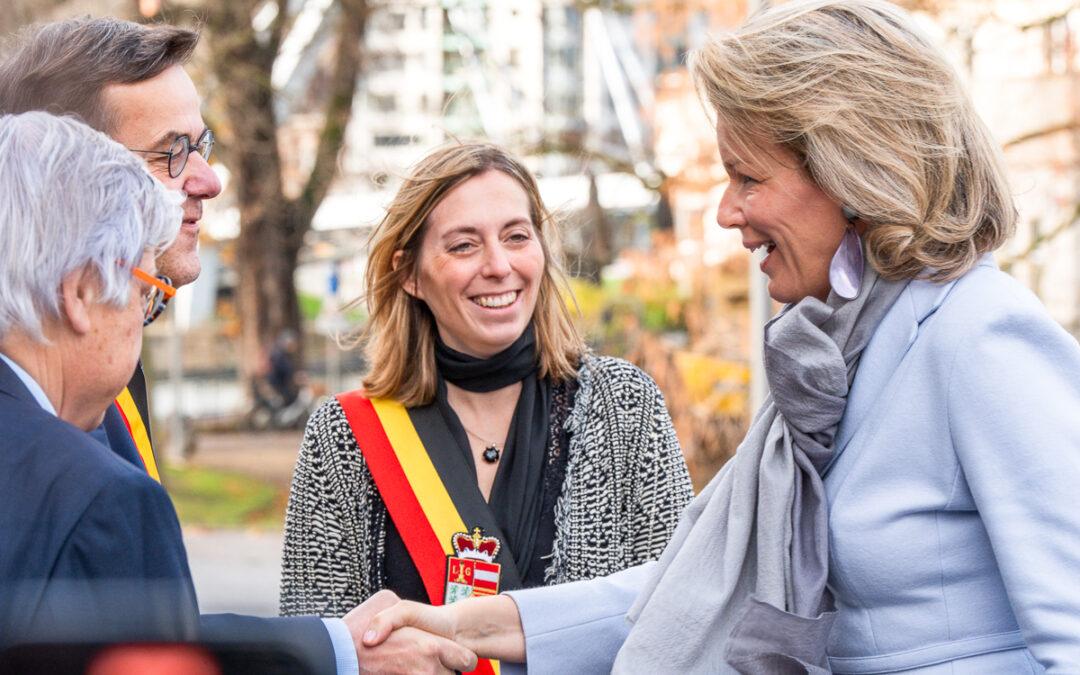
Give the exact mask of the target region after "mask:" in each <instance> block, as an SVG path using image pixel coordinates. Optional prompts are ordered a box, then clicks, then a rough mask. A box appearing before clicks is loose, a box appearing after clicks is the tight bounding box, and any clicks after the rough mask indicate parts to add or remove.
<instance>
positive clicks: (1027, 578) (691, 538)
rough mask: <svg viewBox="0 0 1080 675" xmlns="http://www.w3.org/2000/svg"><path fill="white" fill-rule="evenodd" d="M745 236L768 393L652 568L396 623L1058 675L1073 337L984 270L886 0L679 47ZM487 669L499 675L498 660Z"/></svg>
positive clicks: (807, 669)
mask: <svg viewBox="0 0 1080 675" xmlns="http://www.w3.org/2000/svg"><path fill="white" fill-rule="evenodd" d="M690 67H691V71H692V72H693V74H694V76H695V79H696V82H697V84H698V87H699V90H700V91H701V93H702V95H703V98H704V99H705V101H706V102H707V103H708V105H709V107H710V109H712V110H713V111H715V113H716V121H717V123H716V128H717V141H718V146H719V151H720V157H721V159H722V161H723V163H724V166H725V168H726V169H727V173H728V176H729V178H730V183H729V185H728V186H727V188H726V191H725V193H724V196H723V199H722V201H721V203H720V207H719V211H718V213H717V221H718V223H719V225H720V226H721V227H724V228H726V229H729V230H730V231H733V232H737V233H739V235H740V236H741V238H742V242H743V244H744V245H745V246H746V247H747V248H749V249H752V250H756V249H759V248H760V249H764V250H765V252H766V254H767V255H766V256H765V257H764V259H763V260H762V262H761V270H762V271H763V272H764V273H765V274H766V275H767V276H768V278H769V293H770V295H771V296H772V297H773V299H775V300H777V301H779V302H781V303H784V308H783V309H782V310H781V312H780V313H779V314H778V315H777V316H776V317H775V318H774V319H773V320H772V321H770V322H769V324H768V326H767V327H766V330H765V340H764V349H765V370H766V375H767V377H768V380H769V384H770V390H771V395H770V398H769V400H768V401H767V402H766V404H765V405H764V406H763V408H762V409H761V411H759V412H758V414H757V416H756V417H755V419H754V422H753V424H752V425H751V428H750V430H749V432H748V433H747V437H746V439H745V440H744V441H743V443H742V444H741V445H740V447H739V450H738V452H737V453H736V456H735V458H734V459H733V460H732V461H731V462H729V463H728V465H727V466H725V467H724V469H723V470H722V471H721V472H720V474H718V475H717V477H716V478H715V479H714V480H713V481H712V482H711V483H710V484H709V486H707V487H706V488H705V489H704V490H703V491H702V493H701V494H700V495H699V496H698V497H697V499H696V500H695V501H694V502H693V503H691V505H690V506H689V507H688V508H687V510H686V511H685V512H684V514H683V517H682V520H681V521H680V524H679V527H678V528H677V530H676V532H675V535H674V536H673V538H672V541H671V543H670V544H669V545H668V547H667V549H666V550H665V551H664V553H663V555H662V556H661V558H660V560H659V561H658V562H657V563H655V564H652V565H645V566H640V567H636V568H632V569H630V570H627V571H625V572H622V573H619V574H615V575H611V576H608V577H604V578H601V579H597V580H594V581H590V582H581V583H576V584H568V585H565V586H557V587H550V588H545V589H539V590H532V591H521V592H514V593H510V594H508V595H507V596H501V597H497V598H487V599H483V600H477V601H472V600H470V601H466V602H464V603H460V604H456V605H452V606H450V607H445V608H423V607H418V606H415V605H411V604H409V603H402V604H399V605H396V606H395V607H393V608H391V609H389V610H387V611H386V612H385V613H384V614H382V615H380V616H379V617H377V618H376V619H374V621H373V625H372V630H373V634H372V635H371V636H370V639H369V640H368V643H369V644H375V643H377V642H378V641H379V640H381V639H382V636H383V635H384V634H385V633H386V632H387V631H388V630H389V629H391V628H394V627H397V626H402V625H413V626H417V627H422V628H426V629H428V630H431V631H435V632H439V633H443V634H446V635H449V636H452V637H454V638H456V639H457V640H458V641H459V642H461V643H462V644H464V645H465V646H466V647H468V648H470V649H472V650H473V651H474V652H476V653H478V654H480V655H481V656H488V657H501V658H503V659H504V660H506V661H514V662H521V661H525V662H526V665H527V668H528V671H529V672H530V673H555V672H575V673H600V672H609V671H614V672H618V673H656V672H673V673H674V672H678V673H715V672H724V673H728V672H739V673H826V672H835V673H888V672H901V671H902V672H905V673H918V674H920V675H938V674H942V675H944V674H946V673H947V674H950V675H965V674H970V675H975V674H979V675H986V674H996V673H1000V674H1004V673H1009V674H1012V673H1041V672H1052V673H1080V346H1078V345H1077V342H1076V339H1075V338H1074V337H1072V336H1070V335H1069V334H1068V333H1066V332H1065V331H1064V330H1063V329H1062V328H1061V327H1060V326H1058V325H1057V324H1056V323H1055V322H1054V321H1053V320H1051V318H1050V317H1049V316H1048V315H1047V313H1046V311H1045V310H1044V308H1043V307H1042V305H1041V304H1040V303H1039V301H1038V300H1037V299H1036V298H1035V297H1034V296H1033V295H1032V294H1031V293H1030V292H1029V291H1027V290H1026V289H1024V288H1023V287H1022V286H1021V285H1020V284H1019V283H1017V282H1016V281H1015V280H1013V279H1012V278H1011V277H1009V276H1008V275H1007V274H1004V273H1003V272H1001V271H1000V270H998V269H997V267H996V265H995V263H994V261H993V258H992V256H991V253H992V252H993V251H994V250H996V249H997V248H999V247H1000V246H1001V245H1002V244H1003V243H1004V242H1005V241H1006V240H1007V239H1008V237H1009V236H1010V235H1011V234H1012V232H1013V229H1014V226H1015V219H1016V214H1015V209H1014V206H1013V203H1012V199H1011V195H1010V191H1009V187H1008V185H1007V183H1006V180H1005V177H1004V172H1003V170H1002V168H1001V158H1000V154H999V151H998V150H997V148H996V147H995V145H994V143H993V141H992V139H991V137H990V135H989V133H988V132H987V131H986V129H985V128H984V126H983V124H982V122H981V121H980V120H979V119H978V117H977V116H976V115H975V113H974V111H973V109H972V105H971V103H970V101H969V99H968V97H967V96H966V94H965V93H964V92H963V89H962V87H961V85H960V81H959V78H958V76H957V75H956V73H955V72H954V71H953V69H952V68H951V67H950V66H949V65H948V63H947V62H946V60H945V58H944V57H943V56H942V54H941V52H940V51H939V50H938V49H937V48H936V47H934V46H933V45H932V44H931V43H930V42H929V41H928V40H927V39H926V38H924V37H923V36H922V35H921V34H920V33H919V32H918V31H917V30H916V29H915V28H914V26H913V24H912V22H911V19H910V18H909V17H908V16H907V15H906V14H904V13H903V12H902V11H901V10H899V9H897V8H896V7H894V6H893V5H891V4H889V3H886V2H883V1H881V0H816V1H806V0H802V1H799V0H796V1H795V2H791V3H784V4H783V5H781V6H778V7H776V8H772V9H767V10H766V11H764V12H763V13H761V14H758V15H756V16H754V17H752V18H751V19H750V20H748V21H747V23H746V24H745V25H744V26H742V27H740V28H739V29H737V30H736V31H735V32H734V33H732V34H729V35H724V36H721V37H719V38H716V39H714V40H713V41H711V42H710V43H709V44H707V45H706V46H705V47H703V48H702V49H701V50H699V51H697V52H696V53H695V54H693V55H692V57H691V60H690ZM504 666H505V670H506V672H510V670H511V667H510V666H509V665H507V664H504Z"/></svg>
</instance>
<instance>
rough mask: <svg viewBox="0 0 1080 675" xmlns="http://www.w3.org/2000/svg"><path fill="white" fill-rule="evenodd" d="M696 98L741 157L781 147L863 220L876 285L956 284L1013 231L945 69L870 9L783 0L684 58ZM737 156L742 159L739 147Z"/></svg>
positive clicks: (997, 166) (860, 2)
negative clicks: (925, 278) (764, 145)
mask: <svg viewBox="0 0 1080 675" xmlns="http://www.w3.org/2000/svg"><path fill="white" fill-rule="evenodd" d="M690 70H691V73H692V75H693V77H694V80H695V83H696V85H697V88H698V91H699V92H700V94H701V95H702V98H703V99H704V101H705V102H706V104H707V105H708V107H709V108H710V109H711V110H712V111H715V113H716V116H717V121H718V123H719V124H721V125H723V127H724V128H725V130H726V131H727V133H728V134H729V137H732V138H734V139H735V141H736V142H737V144H738V145H740V146H742V149H743V150H745V151H747V152H749V153H750V154H753V152H754V147H758V148H759V147H760V145H761V143H760V141H755V137H756V138H763V139H764V140H766V141H769V142H774V143H777V144H779V145H781V146H782V147H784V148H786V149H788V150H790V151H791V152H793V153H794V154H795V156H796V157H798V158H799V159H800V160H801V161H802V162H803V165H804V168H805V170H806V171H807V172H808V174H809V176H810V178H811V179H812V180H813V181H814V182H815V183H816V184H817V185H818V186H819V187H820V188H821V189H822V190H824V191H825V192H826V193H827V194H828V195H829V196H831V197H832V198H833V199H835V200H837V201H838V202H839V203H841V204H846V205H848V206H850V207H852V208H853V209H854V210H855V211H856V212H857V213H858V214H859V215H860V217H861V218H862V220H863V221H864V222H865V223H867V225H868V228H867V233H866V241H867V246H866V250H867V256H868V258H869V260H870V262H871V264H872V265H873V266H874V268H875V269H876V270H877V271H878V272H879V273H880V274H881V275H882V276H883V277H885V278H888V279H910V278H914V277H916V276H920V275H921V274H923V273H924V272H925V271H926V270H927V269H930V270H931V271H932V274H931V278H932V279H934V280H936V281H945V280H949V279H955V278H957V277H959V276H960V275H962V274H963V273H964V272H966V271H967V270H969V269H970V268H971V267H972V266H974V265H975V263H976V262H977V261H978V259H979V257H980V256H981V255H982V254H984V253H986V252H988V251H993V250H994V249H996V248H998V247H999V246H1001V245H1002V244H1003V243H1004V242H1005V241H1006V240H1007V239H1008V238H1009V236H1011V235H1012V232H1013V230H1014V229H1015V224H1016V208H1015V206H1014V205H1013V201H1012V196H1011V193H1010V190H1009V186H1008V182H1007V181H1006V178H1005V172H1004V170H1003V169H1002V163H1003V162H1002V158H1001V153H1000V150H999V149H998V147H997V145H996V144H995V143H994V141H993V139H992V138H991V136H990V133H989V132H988V131H987V129H986V127H985V126H984V125H983V123H982V121H981V120H980V119H979V117H978V115H976V113H975V111H974V109H973V107H972V104H971V101H970V100H969V98H968V96H967V94H966V93H965V92H964V90H963V87H962V86H961V84H960V80H959V77H958V75H957V74H956V72H955V70H954V69H953V68H952V66H950V65H949V63H948V62H947V61H946V59H945V57H944V56H943V54H942V53H941V51H940V50H939V49H938V48H937V47H935V46H934V45H933V44H932V43H931V42H930V41H929V40H928V39H927V38H925V37H924V36H923V35H922V34H921V33H920V32H919V31H918V30H917V29H916V28H915V27H914V25H913V23H912V21H911V18H910V17H909V16H907V14H905V13H904V12H903V11H902V10H900V9H899V8H897V7H896V6H894V5H892V4H890V3H888V2H884V1H883V0H795V1H794V2H790V3H786V4H784V5H780V6H778V7H775V8H772V9H767V10H765V11H763V12H761V13H758V14H755V15H754V16H752V17H751V18H750V19H748V20H747V21H746V23H745V24H744V25H743V26H741V27H740V28H738V29H737V30H735V31H734V32H731V33H729V34H726V35H723V36H720V37H717V38H714V39H712V40H711V41H710V42H708V43H707V44H706V45H705V46H704V47H702V48H701V49H699V50H697V51H696V52H695V53H693V54H692V55H691V56H690ZM740 151H742V150H740Z"/></svg>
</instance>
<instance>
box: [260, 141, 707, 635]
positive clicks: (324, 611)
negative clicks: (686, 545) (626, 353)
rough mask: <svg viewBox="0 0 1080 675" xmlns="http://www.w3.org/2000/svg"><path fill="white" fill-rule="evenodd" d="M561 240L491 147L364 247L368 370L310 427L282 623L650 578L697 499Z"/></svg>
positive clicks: (476, 151)
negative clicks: (600, 326)
mask: <svg viewBox="0 0 1080 675" xmlns="http://www.w3.org/2000/svg"><path fill="white" fill-rule="evenodd" d="M559 250H560V249H559V245H558V232H557V230H556V223H555V222H554V220H553V219H552V217H551V216H550V214H549V213H548V212H547V210H546V209H545V207H544V205H543V203H542V201H541V198H540V194H539V191H538V189H537V185H536V181H535V179H534V178H533V176H532V175H531V174H530V173H529V171H528V170H527V169H526V168H525V167H524V166H523V165H522V164H521V162H520V161H518V160H517V159H515V158H514V157H511V156H510V155H509V154H507V153H506V152H505V151H503V150H502V149H500V148H498V147H496V146H494V145H489V144H483V143H465V144H462V143H455V144H452V145H449V146H446V147H443V148H441V149H439V150H436V151H434V152H433V153H432V154H430V155H429V156H427V157H426V158H425V159H423V160H421V161H420V162H419V163H418V164H417V165H416V166H415V168H414V169H413V170H412V173H411V175H410V176H408V178H407V179H406V180H405V182H404V184H403V185H402V187H401V189H400V190H399V191H398V193H397V196H396V197H395V199H394V200H393V202H392V203H391V204H390V206H389V208H388V211H387V214H386V216H385V218H384V219H383V221H382V223H381V225H380V226H379V228H378V230H377V232H376V234H375V237H374V239H373V242H372V246H371V254H370V257H369V259H368V268H367V279H366V280H367V293H366V300H367V306H368V310H369V313H370V319H369V322H368V324H367V327H366V333H365V338H366V356H367V359H368V363H369V370H368V372H367V374H366V375H365V376H364V378H363V389H361V390H359V391H354V392H348V393H345V394H340V395H338V396H337V397H335V398H333V399H331V400H330V401H328V402H327V403H326V404H324V405H323V406H322V407H321V408H320V409H319V410H317V411H316V412H315V414H314V415H313V416H312V418H311V420H310V422H309V423H308V427H307V431H306V434H305V437H304V441H303V445H302V447H301V449H300V454H299V458H298V460H297V464H296V470H295V474H294V478H293V484H292V492H291V495H290V498H289V506H288V514H287V517H286V525H285V545H284V556H283V574H282V591H281V611H282V613H283V614H289V615H292V614H320V615H324V616H325V615H329V616H339V615H342V614H344V613H346V612H347V611H349V610H350V609H351V608H353V607H354V606H356V604H357V603H358V602H360V601H362V600H363V599H365V598H367V597H368V596H370V595H371V594H373V593H375V592H376V591H378V590H380V589H384V588H386V589H390V590H392V591H394V592H395V593H397V594H398V595H399V596H401V597H402V598H408V599H412V600H417V601H421V602H427V603H432V604H443V603H444V602H452V601H454V600H457V599H461V598H465V597H469V596H470V595H485V594H493V593H496V592H501V591H504V590H512V589H517V588H529V587H534V586H540V585H543V584H554V583H560V582H567V581H575V580H580V579H587V578H592V577H595V576H600V575H604V574H609V573H612V572H616V571H619V570H622V569H625V568H627V567H631V566H633V565H637V564H640V563H642V562H645V561H648V560H652V559H655V558H656V557H657V556H658V555H659V554H660V552H661V551H662V550H663V548H664V546H665V544H666V543H667V541H668V539H669V538H670V536H671V533H672V531H673V529H674V527H675V523H676V522H677V521H678V518H679V514H680V513H681V512H682V509H683V507H684V506H686V504H687V503H688V502H689V500H690V499H691V497H692V492H691V486H690V480H689V476H688V474H687V470H686V466H685V463H684V460H683V456H682V453H681V451H680V448H679V444H678V441H677V439H676V437H675V432H674V429H673V428H672V425H671V419H670V417H669V415H668V412H667V410H666V408H665V406H664V399H663V396H662V395H661V393H660V391H659V390H658V389H657V387H656V385H655V384H654V383H653V381H652V380H651V379H650V378H649V377H648V376H647V375H645V374H644V373H643V372H642V371H640V370H639V369H637V368H636V367H634V366H632V365H630V364H629V363H627V362H625V361H622V360H619V359H615V358H608V357H596V356H592V355H590V354H589V353H588V352H587V350H586V348H585V346H584V343H583V342H582V339H581V338H580V337H579V335H578V333H577V331H576V329H575V327H574V326H573V324H572V322H571V316H570V312H569V310H568V307H567V304H566V301H567V298H569V297H570V296H569V291H568V289H566V288H565V283H564V282H563V274H562V270H561V267H560V263H559V260H558V258H557V255H558V251H559Z"/></svg>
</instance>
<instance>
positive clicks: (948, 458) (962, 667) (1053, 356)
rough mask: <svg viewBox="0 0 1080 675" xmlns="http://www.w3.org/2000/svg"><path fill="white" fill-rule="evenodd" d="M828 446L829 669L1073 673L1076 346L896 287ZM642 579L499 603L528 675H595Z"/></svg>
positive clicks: (1078, 444)
mask: <svg viewBox="0 0 1080 675" xmlns="http://www.w3.org/2000/svg"><path fill="white" fill-rule="evenodd" d="M836 447H837V449H838V451H839V452H838V457H837V458H836V459H835V461H834V462H833V465H832V466H831V467H830V468H829V469H828V471H827V473H826V475H825V487H826V492H827V494H828V498H829V514H830V516H829V520H830V523H829V525H830V542H829V543H830V547H829V548H830V556H831V558H830V577H829V587H830V590H831V591H832V593H833V595H834V596H835V598H836V603H837V610H838V615H837V620H836V623H835V625H834V628H833V631H832V635H831V639H830V645H829V655H830V661H831V665H832V668H833V670H834V672H837V673H886V672H896V671H901V670H902V671H905V672H913V673H918V674H919V675H937V674H939V673H940V674H944V673H949V674H950V675H967V674H970V675H975V674H978V675H988V674H990V675H992V674H995V673H1002V674H1004V673H1008V674H1010V675H1011V674H1013V673H1039V672H1043V671H1044V670H1046V671H1049V672H1058V673H1080V346H1078V345H1077V342H1076V340H1075V339H1074V338H1073V337H1071V336H1070V335H1068V334H1067V333H1066V332H1065V331H1064V330H1062V328H1061V327H1060V326H1058V325H1057V324H1056V323H1055V322H1054V321H1053V320H1052V319H1051V318H1050V317H1049V316H1048V315H1047V313H1046V311H1045V309H1044V308H1043V307H1042V305H1041V304H1040V303H1039V301H1038V300H1037V299H1036V298H1035V297H1034V296H1033V295H1032V294H1031V293H1030V292H1029V291H1027V290H1026V289H1025V288H1023V287H1022V286H1021V285H1020V284H1019V283H1018V282H1016V281H1015V280H1014V279H1012V278H1011V277H1009V276H1008V275H1006V274H1004V273H1002V272H1000V271H999V270H998V269H997V268H996V266H995V265H994V263H993V261H992V260H991V259H990V258H989V256H987V257H986V258H984V259H983V260H982V261H981V262H980V264H979V265H978V266H977V267H975V268H974V269H973V270H971V271H970V272H968V273H967V274H966V275H964V276H963V277H962V278H961V279H959V280H958V281H956V282H953V283H948V284H935V283H931V282H929V281H913V282H911V283H910V284H909V285H908V287H907V289H906V290H905V291H904V292H903V294H902V295H901V296H900V298H899V300H897V302H896V303H895V305H894V306H893V308H892V309H891V310H890V311H889V313H888V314H886V316H885V318H884V319H883V320H882V322H881V324H880V326H879V327H878V329H877V331H876V332H875V334H874V337H873V338H872V340H871V342H870V344H869V346H868V347H867V349H866V352H864V354H863V357H862V363H861V364H860V366H859V370H858V373H857V374H856V377H855V381H854V383H853V385H852V389H851V394H850V396H849V398H848V404H847V408H846V411H845V413H844V418H843V420H842V421H841V424H840V429H839V432H838V436H837V446H836ZM648 568H649V565H646V566H641V567H636V568H631V569H629V570H626V571H625V572H621V573H619V574H615V575H611V576H609V577H605V578H601V579H596V580H593V581H587V582H579V583H575V584H568V585H565V586H559V587H550V588H544V589H535V590H531V591H519V592H515V593H511V594H510V595H511V596H512V597H513V598H514V600H515V601H516V602H517V604H518V607H519V609H520V611H521V616H522V623H523V626H524V629H525V635H526V650H527V656H528V661H529V663H528V672H529V673H556V672H582V673H588V672H595V673H600V672H607V671H609V670H610V668H611V663H612V662H613V660H614V657H615V653H616V652H617V651H618V648H619V646H620V645H621V644H622V641H623V640H624V639H625V636H626V634H627V632H628V630H629V625H628V624H627V622H626V620H625V613H626V610H627V609H628V608H629V607H630V605H631V604H632V602H633V599H634V597H635V595H636V589H637V588H638V587H640V585H641V583H642V581H643V580H644V578H646V576H647V575H648V571H649V570H648ZM702 583H707V581H706V580H702ZM686 601H687V602H693V589H687V598H686ZM512 670H513V669H512V668H507V669H506V672H511V671H512Z"/></svg>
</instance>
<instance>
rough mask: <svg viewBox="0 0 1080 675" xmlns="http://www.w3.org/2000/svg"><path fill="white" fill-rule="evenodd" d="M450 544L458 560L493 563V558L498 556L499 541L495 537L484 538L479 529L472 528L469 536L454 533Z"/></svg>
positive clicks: (464, 533)
mask: <svg viewBox="0 0 1080 675" xmlns="http://www.w3.org/2000/svg"><path fill="white" fill-rule="evenodd" d="M451 542H452V543H453V546H454V553H456V554H457V556H458V557H459V558H472V559H473V560H485V561H487V562H494V561H495V556H496V555H498V554H499V548H500V545H499V540H498V539H496V538H495V537H485V536H484V532H483V530H481V529H480V528H479V527H474V528H473V531H472V534H471V535H470V534H468V533H467V532H458V533H456V534H455V535H454V536H453V537H452V539H451Z"/></svg>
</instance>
